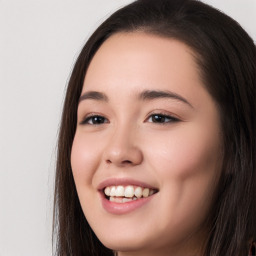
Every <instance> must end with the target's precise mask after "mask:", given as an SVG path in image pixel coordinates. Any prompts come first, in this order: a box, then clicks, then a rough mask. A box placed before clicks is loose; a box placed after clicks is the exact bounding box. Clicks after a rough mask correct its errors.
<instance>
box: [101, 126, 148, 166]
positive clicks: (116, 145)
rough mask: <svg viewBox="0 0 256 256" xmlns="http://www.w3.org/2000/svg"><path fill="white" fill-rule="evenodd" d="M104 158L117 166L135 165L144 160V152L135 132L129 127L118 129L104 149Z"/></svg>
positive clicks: (108, 162)
mask: <svg viewBox="0 0 256 256" xmlns="http://www.w3.org/2000/svg"><path fill="white" fill-rule="evenodd" d="M104 160H105V162H106V163H107V164H109V165H110V164H113V165H115V166H119V167H124V166H135V165H139V164H141V162H142V161H143V154H142V151H141V149H140V146H139V145H138V140H136V136H135V133H134V132H132V131H131V129H128V127H126V128H124V129H121V128H120V129H117V131H115V133H114V134H113V135H112V136H111V137H110V139H109V142H108V145H107V146H106V148H105V151H104Z"/></svg>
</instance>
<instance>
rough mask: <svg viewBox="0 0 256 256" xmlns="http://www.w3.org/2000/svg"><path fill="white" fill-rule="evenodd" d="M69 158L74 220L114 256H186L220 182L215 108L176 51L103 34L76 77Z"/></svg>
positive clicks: (168, 43) (192, 66)
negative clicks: (79, 81)
mask: <svg viewBox="0 0 256 256" xmlns="http://www.w3.org/2000/svg"><path fill="white" fill-rule="evenodd" d="M77 118H78V122H77V129H76V134H75V138H74V141H73V147H72V153H71V165H72V170H73V176H74V180H75V184H76V189H77V192H78V196H79V200H80V203H81V206H82V209H83V212H84V214H85V216H86V219H87V220H88V222H89V224H90V226H91V227H92V229H93V230H94V232H95V234H96V235H97V236H98V238H99V239H100V240H101V242H102V243H103V244H104V245H105V246H106V247H109V248H111V249H114V250H116V251H118V255H131V254H129V253H131V252H133V254H132V255H136V253H137V254H138V255H151V254H152V255H170V253H175V254H174V255H176V256H177V255H191V254H188V252H190V253H191V252H193V251H195V252H196V251H197V250H198V249H199V247H200V246H201V243H202V240H203V238H202V237H205V236H204V232H206V228H205V225H204V222H205V220H206V218H207V216H208V214H209V210H210V207H211V202H212V198H213V194H214V191H215V188H216V184H217V182H218V178H219V175H220V170H221V164H222V158H221V136H220V120H219V115H218V111H217V107H216V105H215V103H214V101H213V99H212V98H211V96H210V95H209V93H208V92H207V91H206V89H205V87H204V85H203V83H202V81H201V79H200V75H199V71H198V67H197V65H196V63H195V60H194V57H193V52H192V51H191V49H190V48H189V47H187V46H186V45H185V44H183V43H181V42H179V41H177V40H174V39H167V38H161V37H158V36H154V35H149V34H145V33H139V32H136V33H119V34H116V35H113V36H111V37H110V38H109V39H108V40H107V41H106V42H104V44H103V45H102V46H101V47H100V49H99V50H98V51H97V53H96V54H95V56H94V58H93V59H92V61H91V63H90V66H89V68H88V71H87V74H86V76H85V80H84V85H83V90H82V94H81V98H80V101H79V106H78V110H77Z"/></svg>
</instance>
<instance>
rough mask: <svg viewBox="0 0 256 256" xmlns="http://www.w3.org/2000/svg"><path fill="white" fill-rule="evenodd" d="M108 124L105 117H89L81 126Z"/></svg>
mask: <svg viewBox="0 0 256 256" xmlns="http://www.w3.org/2000/svg"><path fill="white" fill-rule="evenodd" d="M104 123H107V119H106V118H105V117H103V116H98V115H94V116H89V117H87V118H86V119H85V120H84V121H82V122H81V124H89V125H100V124H104Z"/></svg>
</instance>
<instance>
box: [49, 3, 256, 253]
mask: <svg viewBox="0 0 256 256" xmlns="http://www.w3.org/2000/svg"><path fill="white" fill-rule="evenodd" d="M134 31H143V32H145V33H152V34H155V35H159V36H162V37H168V38H174V39H176V40H179V41H182V42H183V43H185V44H186V45H188V46H189V47H190V48H191V49H192V50H193V52H194V53H195V54H196V60H197V64H198V66H199V69H200V74H201V77H202V79H203V81H204V84H205V87H206V89H207V90H208V92H209V93H210V94H211V95H212V97H213V98H214V100H215V102H216V104H217V106H218V109H219V113H220V116H221V121H222V133H223V147H224V163H223V171H222V176H221V178H220V182H219V186H218V191H217V195H216V200H215V201H214V204H213V207H212V209H211V216H209V217H208V223H209V228H210V231H209V234H208V237H207V239H206V246H205V252H204V255H205V256H206V255H207V256H220V255H221V256H231V255H232V256H245V255H248V251H249V242H250V241H251V240H252V239H253V238H254V239H255V238H256V169H255V161H256V151H255V146H256V134H255V133H256V117H255V116H256V104H255V102H256V50H255V45H254V43H253V40H252V39H251V38H250V37H249V36H248V34H247V33H246V32H245V31H244V30H243V29H242V28H241V27H240V25H239V24H238V23H237V22H236V21H234V20H233V19H231V18H230V17H228V16H226V15H225V14H223V13H221V12H220V11H218V10H216V9H214V8H212V7H210V6H208V5H206V4H203V3H202V2H200V1H196V0H157V1H156V0H138V1H135V2H133V3H132V4H130V5H128V6H126V7H124V8H122V9H120V10H118V11H117V12H115V13H114V14H113V15H112V16H110V17H109V18H108V19H107V20H106V21H105V22H104V23H103V24H102V25H101V26H100V27H99V28H98V29H97V30H96V31H95V32H94V33H93V35H92V36H91V37H90V39H89V40H88V41H87V43H86V45H85V46H84V48H83V49H82V51H81V53H80V55H79V57H78V59H77V61H76V63H75V65H74V68H73V72H72V74H71V77H70V81H69V84H68V88H67V92H66V98H65V103H64V108H63V114H62V121H61V127H60V132H59V141H58V158H57V166H56V181H55V211H54V235H55V236H54V237H55V243H56V248H55V249H56V255H58V256H82V255H95V256H98V255H104V256H107V255H113V252H112V251H111V250H110V249H108V248H106V247H104V245H102V244H101V242H100V241H99V240H98V239H97V237H96V236H95V234H94V233H93V231H92V230H91V228H90V226H89V224H88V223H87V220H86V218H85V216H84V214H83V211H82V209H81V206H80V203H79V199H78V196H77V192H76V188H75V184H74V180H73V176H72V170H71V165H70V154H71V147H72V142H73V138H74V134H75V131H76V123H77V117H76V116H77V106H78V99H79V97H80V94H81V91H82V86H83V81H84V77H85V75H86V70H87V68H88V66H89V64H90V61H91V59H92V58H93V56H94V54H95V52H96V51H97V50H98V49H99V47H100V46H101V45H102V43H103V42H104V41H105V40H106V39H107V38H109V37H110V36H111V35H113V34H115V33H118V32H134Z"/></svg>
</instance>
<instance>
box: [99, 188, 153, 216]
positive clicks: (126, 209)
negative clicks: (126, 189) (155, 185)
mask: <svg viewBox="0 0 256 256" xmlns="http://www.w3.org/2000/svg"><path fill="white" fill-rule="evenodd" d="M154 195H155V194H154ZM154 195H151V196H149V197H146V198H140V199H137V200H133V201H130V202H126V203H115V202H111V201H109V200H108V199H107V198H106V197H105V195H104V194H102V193H101V201H102V206H103V208H104V209H105V210H106V211H107V212H109V213H112V214H126V213H130V212H132V211H135V210H137V209H138V208H140V207H142V206H144V205H145V204H147V203H149V202H150V201H151V199H152V198H153V197H154Z"/></svg>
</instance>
